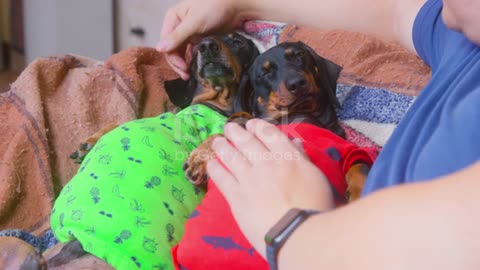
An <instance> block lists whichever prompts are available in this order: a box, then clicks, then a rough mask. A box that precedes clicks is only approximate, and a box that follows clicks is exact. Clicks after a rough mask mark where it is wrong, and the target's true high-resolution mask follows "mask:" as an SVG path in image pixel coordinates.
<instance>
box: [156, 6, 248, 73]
mask: <svg viewBox="0 0 480 270" xmlns="http://www.w3.org/2000/svg"><path fill="white" fill-rule="evenodd" d="M242 2H243V1H236V0H204V1H197V0H184V1H181V2H180V3H178V4H177V5H175V6H173V7H172V8H170V9H169V10H168V11H167V13H166V15H165V19H164V21H163V26H162V31H161V36H160V38H161V40H160V42H159V43H158V45H157V49H158V50H159V51H160V52H164V53H166V59H167V62H168V63H169V64H170V66H171V67H172V68H173V70H175V72H177V73H178V74H179V75H180V77H181V78H182V79H184V80H187V79H188V78H189V74H188V73H187V63H186V61H185V55H186V50H187V48H188V45H189V44H191V43H192V41H194V40H195V39H198V37H201V36H205V35H208V34H210V33H214V32H215V33H216V32H230V31H232V30H233V29H235V28H236V27H239V26H241V24H242V23H243V21H244V20H246V15H245V12H244V11H243V10H244V9H243V7H242Z"/></svg>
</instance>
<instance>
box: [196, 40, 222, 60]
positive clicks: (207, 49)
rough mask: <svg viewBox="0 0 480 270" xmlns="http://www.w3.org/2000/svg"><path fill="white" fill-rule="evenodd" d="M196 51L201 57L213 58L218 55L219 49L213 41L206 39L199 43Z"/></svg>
mask: <svg viewBox="0 0 480 270" xmlns="http://www.w3.org/2000/svg"><path fill="white" fill-rule="evenodd" d="M198 50H199V51H200V53H201V54H202V55H211V56H215V55H217V54H218V51H219V47H218V44H217V42H216V41H215V40H214V39H211V38H206V39H204V40H202V41H201V42H200V44H199V45H198Z"/></svg>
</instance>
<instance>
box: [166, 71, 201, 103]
mask: <svg viewBox="0 0 480 270" xmlns="http://www.w3.org/2000/svg"><path fill="white" fill-rule="evenodd" d="M164 86H165V91H166V92H167V95H168V98H170V101H171V102H172V103H173V104H174V105H175V106H177V107H180V108H182V109H183V108H185V107H187V106H188V105H190V104H191V103H192V100H193V95H194V94H195V88H196V83H195V80H194V79H192V78H191V79H189V80H188V81H184V80H182V79H181V78H178V79H176V80H170V81H165V82H164Z"/></svg>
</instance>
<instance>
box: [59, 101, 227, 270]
mask: <svg viewBox="0 0 480 270" xmlns="http://www.w3.org/2000/svg"><path fill="white" fill-rule="evenodd" d="M225 121H226V118H225V117H224V116H223V115H220V114H219V113H217V112H215V111H213V110H211V109H210V108H208V107H206V106H204V105H193V106H190V107H188V108H186V109H184V110H182V111H181V112H179V113H177V114H172V113H165V114H162V115H160V116H159V117H155V118H148V119H141V120H136V121H132V122H128V123H126V124H124V125H122V126H120V127H118V128H116V129H115V130H113V131H111V132H109V133H108V134H106V135H105V136H103V137H102V138H101V139H100V140H99V141H98V142H97V144H96V145H95V147H94V148H93V149H92V150H91V151H90V153H88V155H87V156H86V157H85V160H84V162H83V163H82V165H81V166H80V169H79V171H78V173H77V175H76V176H75V177H74V178H73V179H72V180H71V181H70V182H69V183H68V184H67V185H66V186H65V187H64V188H63V190H62V192H61V193H60V196H59V197H58V199H57V200H56V202H55V205H54V209H53V211H52V215H51V226H52V230H53V232H54V233H55V235H56V236H57V238H58V239H59V240H60V241H61V242H67V241H70V240H72V239H78V240H79V241H80V242H81V243H82V245H83V247H84V249H85V250H86V251H87V252H89V253H91V254H94V255H95V256H97V257H99V258H102V259H104V260H105V261H107V262H108V263H109V264H110V265H112V266H113V267H115V268H116V269H128V270H130V269H163V270H167V269H174V268H173V265H172V261H171V255H170V249H171V247H172V246H174V245H176V244H177V243H178V241H180V239H181V237H182V235H183V224H184V223H185V221H186V219H187V218H188V217H189V215H190V214H191V213H192V212H193V210H194V208H195V206H196V205H197V204H198V203H200V201H201V199H202V198H203V196H204V193H205V191H204V190H200V189H198V188H195V187H194V186H193V185H192V184H190V183H189V182H188V181H187V180H186V178H185V176H184V173H183V170H182V165H183V163H184V162H185V159H186V158H187V157H188V155H189V153H190V152H191V151H192V150H194V149H195V148H196V147H197V146H198V145H200V144H201V143H202V142H203V141H204V140H205V139H206V138H207V137H209V136H210V135H212V134H218V133H223V126H224V124H225Z"/></svg>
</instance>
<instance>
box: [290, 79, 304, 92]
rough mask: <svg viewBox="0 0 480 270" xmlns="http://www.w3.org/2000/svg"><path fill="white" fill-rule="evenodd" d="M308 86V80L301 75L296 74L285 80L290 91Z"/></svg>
mask: <svg viewBox="0 0 480 270" xmlns="http://www.w3.org/2000/svg"><path fill="white" fill-rule="evenodd" d="M306 86H307V81H306V80H305V78H303V77H301V76H296V77H293V78H290V79H287V80H286V81H285V87H286V88H287V90H288V91H290V92H295V91H297V90H300V89H303V88H305V87H306Z"/></svg>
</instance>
